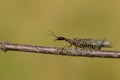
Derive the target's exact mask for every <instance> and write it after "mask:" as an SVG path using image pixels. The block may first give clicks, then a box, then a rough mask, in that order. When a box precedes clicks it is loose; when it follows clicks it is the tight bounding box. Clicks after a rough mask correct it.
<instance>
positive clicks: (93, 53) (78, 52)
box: [0, 42, 120, 58]
mask: <svg viewBox="0 0 120 80" xmlns="http://www.w3.org/2000/svg"><path fill="white" fill-rule="evenodd" d="M0 49H1V50H3V51H5V52H6V51H22V52H34V53H41V54H53V55H66V56H79V57H80V56H81V57H99V58H103V57H104V58H120V51H107V50H84V49H80V48H77V49H76V48H57V47H45V46H32V45H24V44H13V43H8V42H2V43H0Z"/></svg>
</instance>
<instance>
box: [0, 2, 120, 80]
mask: <svg viewBox="0 0 120 80" xmlns="http://www.w3.org/2000/svg"><path fill="white" fill-rule="evenodd" d="M119 29H120V1H119V0H0V42H5V41H8V42H12V43H19V44H30V45H42V46H54V47H64V46H65V45H66V44H67V43H66V42H64V41H63V42H60V41H58V42H55V41H54V38H55V37H54V36H51V35H50V33H49V30H51V31H53V32H54V33H55V34H56V35H58V36H65V37H68V38H75V37H80V38H94V39H104V38H105V39H107V40H110V41H111V43H112V46H113V48H111V49H105V50H120V37H119V35H120V32H119ZM0 80H120V59H108V58H107V59H105V58H87V57H67V56H57V55H44V54H34V53H27V52H26V53H25V52H12V51H10V52H7V53H4V52H2V51H0Z"/></svg>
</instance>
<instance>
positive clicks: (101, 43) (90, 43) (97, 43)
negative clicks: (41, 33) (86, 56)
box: [50, 31, 111, 50]
mask: <svg viewBox="0 0 120 80" xmlns="http://www.w3.org/2000/svg"><path fill="white" fill-rule="evenodd" d="M50 32H51V31H50ZM51 33H52V34H53V35H54V36H55V37H56V39H55V41H56V40H59V41H66V42H68V43H70V46H72V45H73V46H75V47H76V48H83V49H90V50H100V49H101V48H102V47H105V48H111V44H110V41H108V40H105V39H103V40H97V39H89V38H87V39H82V38H74V39H69V38H65V37H62V36H59V37H58V36H56V35H55V34H54V33H53V32H51Z"/></svg>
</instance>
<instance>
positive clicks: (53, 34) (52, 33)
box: [49, 30, 57, 38]
mask: <svg viewBox="0 0 120 80" xmlns="http://www.w3.org/2000/svg"><path fill="white" fill-rule="evenodd" d="M49 32H50V33H51V35H52V36H54V37H56V38H57V35H56V34H55V33H54V32H52V31H50V30H49Z"/></svg>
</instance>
